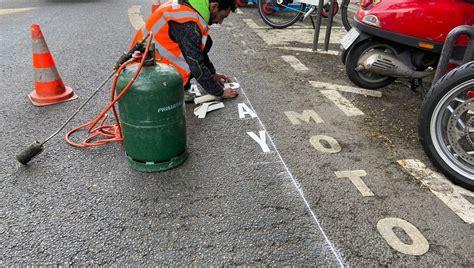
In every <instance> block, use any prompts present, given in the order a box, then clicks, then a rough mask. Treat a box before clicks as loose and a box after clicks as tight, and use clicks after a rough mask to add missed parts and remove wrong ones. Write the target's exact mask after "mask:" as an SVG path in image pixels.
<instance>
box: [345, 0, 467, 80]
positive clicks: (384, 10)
mask: <svg viewBox="0 0 474 268" xmlns="http://www.w3.org/2000/svg"><path fill="white" fill-rule="evenodd" d="M473 24H474V0H436V1H434V0H423V1H419V0H362V1H361V2H360V8H359V9H358V11H357V12H356V14H355V16H354V25H353V27H352V29H351V30H350V31H349V32H348V33H347V34H346V36H345V37H344V38H343V39H342V42H341V48H342V53H341V55H342V62H343V63H344V64H345V67H346V74H347V76H348V77H349V79H350V80H351V81H352V82H353V83H354V84H356V85H357V86H359V87H362V88H367V89H379V88H382V87H385V86H387V85H389V84H391V83H392V82H393V81H395V80H396V79H397V78H405V79H409V80H410V81H411V82H412V85H413V84H415V82H417V81H418V82H419V84H422V83H421V79H422V78H425V77H429V76H431V75H433V74H434V72H435V69H436V65H437V63H438V60H439V57H440V54H441V50H442V47H443V43H444V42H445V39H446V37H447V35H448V33H449V32H450V31H451V30H452V29H453V28H455V27H456V26H459V25H473ZM466 43H467V40H458V42H457V43H456V44H457V46H455V48H454V53H453V58H454V59H455V60H458V61H459V60H460V59H461V58H462V55H463V54H464V50H465V45H466Z"/></svg>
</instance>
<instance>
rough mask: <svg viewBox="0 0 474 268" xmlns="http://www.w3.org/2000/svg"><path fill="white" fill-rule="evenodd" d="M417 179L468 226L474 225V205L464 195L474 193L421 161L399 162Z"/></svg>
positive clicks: (407, 160) (405, 160) (406, 160)
mask: <svg viewBox="0 0 474 268" xmlns="http://www.w3.org/2000/svg"><path fill="white" fill-rule="evenodd" d="M397 162H398V163H399V164H400V165H401V166H402V167H403V168H404V169H405V170H406V171H408V173H410V174H411V175H412V176H413V177H415V179H417V180H419V181H421V183H422V184H423V185H425V186H427V187H428V188H429V189H430V191H431V192H432V193H433V194H435V195H436V196H437V197H438V198H439V199H440V200H441V201H443V202H444V203H445V204H446V206H448V207H449V208H450V209H451V210H452V211H454V213H456V214H457V215H458V216H459V217H460V218H461V219H462V220H463V221H465V222H466V223H468V224H472V223H474V205H473V204H471V203H470V202H469V201H468V200H466V199H465V198H464V197H463V196H462V194H464V195H467V196H474V193H473V192H471V191H468V190H466V189H463V188H461V187H459V186H457V185H454V184H453V183H452V182H450V181H449V180H448V179H447V178H446V177H445V176H443V175H441V174H440V173H437V172H434V171H432V170H431V169H429V168H427V167H426V166H425V164H423V163H422V162H421V161H420V160H417V159H404V160H398V161H397Z"/></svg>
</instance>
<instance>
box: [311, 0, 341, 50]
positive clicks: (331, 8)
mask: <svg viewBox="0 0 474 268" xmlns="http://www.w3.org/2000/svg"><path fill="white" fill-rule="evenodd" d="M329 2H330V5H329V17H328V26H327V27H326V36H325V37H324V50H325V51H328V49H329V38H331V30H332V22H333V18H334V13H333V11H334V5H335V3H336V0H329ZM323 5H324V0H319V4H318V11H317V13H316V14H317V16H316V25H315V26H314V38H313V46H312V49H313V51H316V50H318V43H319V32H320V31H321V17H322V15H321V13H322V10H323Z"/></svg>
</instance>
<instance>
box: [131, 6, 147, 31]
mask: <svg viewBox="0 0 474 268" xmlns="http://www.w3.org/2000/svg"><path fill="white" fill-rule="evenodd" d="M141 8H142V6H131V7H129V8H128V18H129V19H130V23H131V24H132V26H133V28H134V29H135V30H139V29H140V28H141V27H142V26H143V25H145V22H144V21H143V19H142V16H141V15H140V9H141Z"/></svg>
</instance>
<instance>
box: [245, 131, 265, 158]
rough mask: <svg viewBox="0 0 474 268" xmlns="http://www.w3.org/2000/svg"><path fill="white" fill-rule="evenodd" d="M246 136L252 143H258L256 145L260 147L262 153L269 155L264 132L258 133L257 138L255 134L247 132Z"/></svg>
mask: <svg viewBox="0 0 474 268" xmlns="http://www.w3.org/2000/svg"><path fill="white" fill-rule="evenodd" d="M247 134H248V135H249V136H250V137H252V139H253V140H254V141H256V142H257V143H258V145H260V148H262V151H263V152H264V153H269V152H270V148H268V145H267V138H266V137H267V135H266V133H265V131H259V132H258V134H259V136H260V137H259V136H257V134H255V133H253V132H247Z"/></svg>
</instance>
